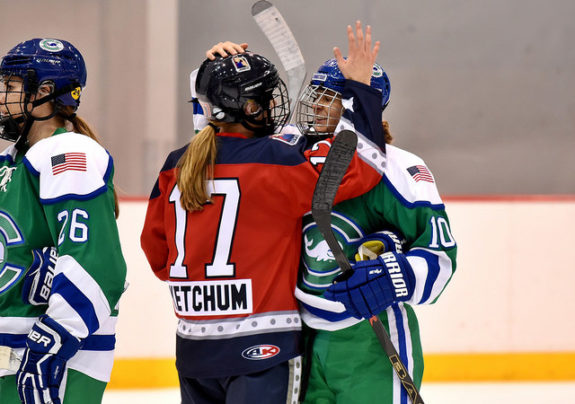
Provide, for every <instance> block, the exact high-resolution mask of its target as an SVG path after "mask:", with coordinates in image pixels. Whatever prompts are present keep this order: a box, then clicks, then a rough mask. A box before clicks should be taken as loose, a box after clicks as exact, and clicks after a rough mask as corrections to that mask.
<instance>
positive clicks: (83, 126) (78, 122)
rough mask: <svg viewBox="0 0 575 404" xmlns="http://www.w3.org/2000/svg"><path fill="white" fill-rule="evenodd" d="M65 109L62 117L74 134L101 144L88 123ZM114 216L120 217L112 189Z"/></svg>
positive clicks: (70, 109) (116, 197) (116, 199)
mask: <svg viewBox="0 0 575 404" xmlns="http://www.w3.org/2000/svg"><path fill="white" fill-rule="evenodd" d="M66 109H68V111H66ZM66 109H65V110H64V116H66V119H68V120H69V121H70V122H71V123H72V126H73V128H74V132H76V133H80V134H82V135H86V136H88V137H89V138H91V139H93V140H95V141H96V142H98V144H100V145H101V144H102V143H101V142H100V139H98V136H97V135H96V132H95V131H94V130H93V129H92V128H91V127H90V125H89V124H88V122H86V121H85V120H84V119H82V118H80V117H79V116H78V115H76V114H75V113H72V112H71V111H73V109H72V108H71V107H67V108H66ZM66 113H67V115H66ZM114 214H115V216H116V219H117V218H118V216H120V205H119V204H118V194H117V193H116V189H115V188H114Z"/></svg>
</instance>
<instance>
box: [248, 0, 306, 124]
mask: <svg viewBox="0 0 575 404" xmlns="http://www.w3.org/2000/svg"><path fill="white" fill-rule="evenodd" d="M252 16H253V17H254V20H255V21H256V24H258V26H259V27H260V29H261V30H262V31H263V33H264V35H265V36H266V38H267V39H268V41H270V43H271V44H272V47H273V48H274V50H275V52H276V54H277V55H278V57H279V58H280V61H281V63H282V66H283V68H284V70H285V72H286V74H287V87H288V94H289V98H290V114H291V113H292V112H293V110H294V108H295V105H296V104H295V103H296V102H297V99H298V96H299V93H300V91H301V89H302V87H303V84H304V81H305V75H306V72H305V61H304V59H303V55H302V53H301V50H300V49H299V45H298V44H297V41H296V39H295V37H294V35H293V34H292V32H291V30H290V29H289V26H288V25H287V23H286V21H285V20H284V18H283V17H282V15H281V14H280V12H279V11H278V9H277V8H276V7H275V6H274V5H273V4H272V3H270V2H269V1H266V0H259V1H257V2H256V3H254V5H253V6H252ZM290 119H291V115H290Z"/></svg>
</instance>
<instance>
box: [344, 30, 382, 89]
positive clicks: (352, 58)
mask: <svg viewBox="0 0 575 404" xmlns="http://www.w3.org/2000/svg"><path fill="white" fill-rule="evenodd" d="M347 41H348V48H349V52H348V55H347V58H346V59H344V57H343V55H342V53H341V50H340V49H339V48H338V47H337V46H336V47H334V48H333V54H334V56H335V59H336V60H337V65H338V67H339V70H341V72H342V73H343V75H344V77H345V78H346V79H349V80H354V81H359V82H360V83H364V84H367V85H369V84H370V81H371V75H372V73H373V64H374V63H375V60H376V58H377V54H378V53H379V46H380V42H379V41H376V42H375V45H374V46H373V47H372V44H371V26H369V25H368V26H367V27H366V29H365V35H364V34H363V29H362V27H361V21H356V23H355V34H354V32H353V28H352V27H351V25H348V26H347Z"/></svg>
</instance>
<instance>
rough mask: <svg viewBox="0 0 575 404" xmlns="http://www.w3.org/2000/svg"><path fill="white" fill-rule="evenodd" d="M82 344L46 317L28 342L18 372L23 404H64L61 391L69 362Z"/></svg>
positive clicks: (40, 321) (38, 323) (34, 330)
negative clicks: (61, 384)
mask: <svg viewBox="0 0 575 404" xmlns="http://www.w3.org/2000/svg"><path fill="white" fill-rule="evenodd" d="M80 347H81V342H80V340H79V339H78V338H76V337H74V336H73V335H72V334H70V333H69V332H68V331H67V330H66V329H65V328H64V327H62V326H61V325H60V324H58V323H57V322H56V321H54V320H53V319H52V318H50V317H49V316H48V315H46V314H44V315H43V316H41V317H40V318H38V320H37V321H36V323H35V324H34V326H33V327H32V330H30V333H29V334H28V338H27V339H26V350H25V351H24V356H23V357H22V363H21V364H20V369H19V370H18V373H17V374H16V376H17V381H18V394H19V395H20V400H22V402H23V403H30V404H61V402H62V401H61V400H60V396H59V389H60V383H62V378H63V377H64V373H65V372H66V362H67V361H68V360H69V359H70V358H71V357H72V356H74V355H75V354H76V352H78V350H79V349H80Z"/></svg>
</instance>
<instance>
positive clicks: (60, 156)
mask: <svg viewBox="0 0 575 404" xmlns="http://www.w3.org/2000/svg"><path fill="white" fill-rule="evenodd" d="M113 173H114V168H113V161H112V158H111V156H110V155H109V154H108V152H107V151H106V150H105V149H104V148H102V147H101V146H100V145H99V144H98V143H97V142H95V141H94V140H92V139H90V138H89V137H88V136H85V135H80V134H77V133H72V132H66V131H65V130H64V129H59V130H57V131H56V132H55V133H54V135H53V136H51V137H49V138H46V139H43V140H40V141H39V142H37V143H36V144H34V145H33V146H32V147H30V148H29V149H27V150H25V151H24V152H18V151H17V150H16V148H15V147H14V146H13V145H12V146H10V147H8V148H7V149H6V150H4V152H2V153H1V154H0V265H1V266H0V346H8V347H11V348H13V349H15V350H16V352H21V351H22V350H23V349H24V347H25V342H26V337H27V335H28V332H29V331H30V329H31V327H32V325H33V323H34V321H35V320H36V317H38V316H39V315H41V314H43V313H47V314H48V315H49V316H50V317H52V318H53V319H54V320H56V321H57V322H58V323H60V324H61V325H62V326H64V327H65V328H66V329H67V330H68V331H69V332H70V333H71V334H73V335H74V336H76V337H78V338H80V339H82V340H83V348H82V350H81V351H80V352H78V354H77V355H76V356H74V357H73V358H72V359H71V360H70V361H69V362H68V365H69V367H70V368H72V369H76V370H79V371H81V372H83V373H86V374H88V375H89V376H91V377H94V378H96V379H99V380H102V381H108V380H109V375H110V372H111V368H112V362H113V349H114V344H115V325H116V319H117V304H118V301H119V299H120V296H121V295H122V293H123V291H124V287H125V277H126V264H125V261H124V258H123V255H122V251H121V248H120V241H119V235H118V229H117V225H116V220H115V216H114V191H113V182H112V178H113ZM45 246H55V247H57V250H58V260H57V263H56V267H55V276H54V280H53V285H52V293H51V295H50V299H49V304H48V306H46V305H44V306H33V305H30V304H28V303H25V302H24V300H23V297H22V285H23V280H24V277H25V273H26V271H27V269H28V268H29V266H30V264H31V263H32V260H33V256H32V252H31V251H32V250H33V249H39V248H42V247H45ZM11 373H13V372H11V371H8V370H1V369H0V376H3V375H6V374H11Z"/></svg>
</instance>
